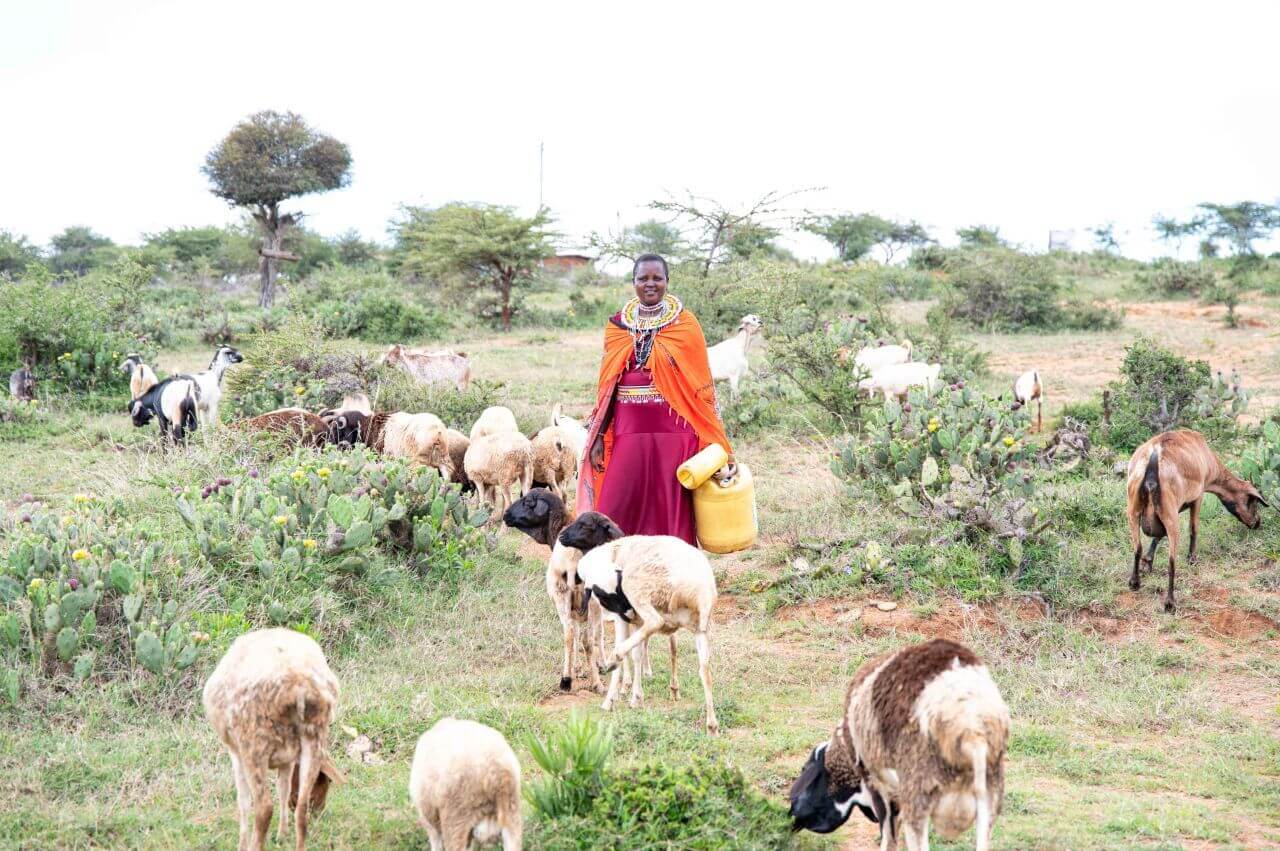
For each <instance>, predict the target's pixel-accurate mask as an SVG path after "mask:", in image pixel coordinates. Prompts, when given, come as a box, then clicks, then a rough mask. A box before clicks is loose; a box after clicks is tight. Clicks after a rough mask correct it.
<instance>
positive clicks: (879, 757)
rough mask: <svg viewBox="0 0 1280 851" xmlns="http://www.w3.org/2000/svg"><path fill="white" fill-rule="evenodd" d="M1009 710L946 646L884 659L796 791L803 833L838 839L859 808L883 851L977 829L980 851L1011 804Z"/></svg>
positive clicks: (967, 655) (872, 668) (848, 702)
mask: <svg viewBox="0 0 1280 851" xmlns="http://www.w3.org/2000/svg"><path fill="white" fill-rule="evenodd" d="M1008 739H1009V709H1008V707H1007V706H1005V703H1004V700H1003V699H1002V698H1001V696H1000V690H999V689H998V688H997V687H996V684H995V682H994V681H993V680H992V679H991V675H990V673H988V671H987V668H986V666H985V665H983V664H982V661H981V660H980V659H979V658H978V657H977V656H976V655H975V654H974V653H973V651H971V650H970V649H969V648H967V647H965V646H964V645H962V644H957V643H956V642H954V641H948V640H946V639H935V640H933V641H927V642H925V643H923V644H917V645H913V646H911V647H905V648H903V649H901V650H896V651H892V652H889V653H885V654H883V655H881V656H877V657H876V658H874V659H872V660H870V661H869V662H867V663H866V664H864V665H863V666H862V667H861V668H859V669H858V672H857V673H856V674H854V677H853V682H852V683H850V685H849V691H848V693H847V695H846V697H845V711H844V717H843V718H842V719H841V721H840V723H839V724H838V725H836V728H835V731H834V733H833V734H832V737H831V739H830V740H828V741H827V742H824V743H823V744H820V745H818V746H817V747H816V748H814V749H813V752H812V753H811V754H810V756H809V760H808V762H807V763H806V764H805V767H804V770H803V771H802V772H801V774H800V777H799V778H798V779H797V780H796V782H795V784H794V785H793V786H792V788H791V816H792V819H793V821H794V825H795V827H796V828H797V829H806V830H812V831H815V832H817V833H830V832H831V831H833V830H835V829H836V828H837V827H839V826H840V825H842V824H844V822H845V821H846V820H847V819H848V817H849V814H850V812H851V811H852V809H853V807H854V805H857V806H858V807H859V809H861V810H862V811H863V813H864V814H866V816H867V817H868V818H869V819H871V820H872V821H877V822H880V825H881V845H880V847H881V849H889V848H896V847H897V838H898V834H899V833H902V834H903V837H904V838H905V840H906V843H907V848H909V849H913V851H914V849H917V848H922V849H925V848H928V847H929V823H930V820H932V821H933V823H934V826H935V827H936V828H937V830H938V833H939V834H941V835H942V836H943V837H945V838H947V839H954V838H956V837H957V836H959V835H960V833H962V832H963V831H965V830H966V829H968V827H969V826H970V825H971V824H975V822H976V825H975V831H974V832H975V834H976V836H975V841H976V847H977V848H978V849H979V851H985V849H987V848H988V847H989V846H990V842H991V829H992V827H993V825H994V821H995V818H996V816H997V815H999V813H1000V808H1001V804H1002V802H1003V797H1004V755H1005V747H1006V745H1007V743H1008Z"/></svg>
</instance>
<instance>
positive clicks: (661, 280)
mask: <svg viewBox="0 0 1280 851" xmlns="http://www.w3.org/2000/svg"><path fill="white" fill-rule="evenodd" d="M632 283H633V284H634V285H635V288H636V298H638V299H640V303H641V304H643V305H644V306H645V307H653V306H654V305H655V304H658V303H659V302H661V301H662V297H663V296H664V295H666V294H667V273H666V272H664V271H663V270H662V262H661V261H660V260H645V261H644V262H643V263H641V264H640V265H639V266H637V267H636V273H635V277H634V278H633V279H632Z"/></svg>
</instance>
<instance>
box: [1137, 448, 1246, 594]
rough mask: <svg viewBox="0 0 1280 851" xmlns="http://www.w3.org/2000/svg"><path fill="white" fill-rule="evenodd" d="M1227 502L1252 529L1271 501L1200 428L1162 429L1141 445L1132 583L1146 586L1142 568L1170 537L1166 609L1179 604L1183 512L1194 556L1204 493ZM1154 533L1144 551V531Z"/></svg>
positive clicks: (1189, 552) (1189, 556) (1190, 558)
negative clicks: (1227, 462)
mask: <svg viewBox="0 0 1280 851" xmlns="http://www.w3.org/2000/svg"><path fill="white" fill-rule="evenodd" d="M1206 491H1207V492H1209V493H1211V494H1213V495H1214V496H1216V497H1218V499H1219V500H1220V501H1221V502H1222V507H1223V508H1225V509H1227V511H1229V512H1231V516H1233V517H1235V518H1236V519H1237V520H1239V521H1240V522H1241V523H1243V524H1244V525H1246V526H1248V527H1249V528H1250V529H1257V528H1258V527H1259V526H1261V525H1262V517H1261V512H1260V509H1261V507H1262V506H1264V505H1267V501H1266V500H1264V499H1263V498H1262V494H1260V493H1259V492H1258V489H1257V488H1256V487H1254V486H1253V484H1252V483H1250V482H1247V481H1245V480H1244V479H1242V478H1240V477H1239V476H1237V475H1235V474H1234V473H1232V472H1231V471H1230V470H1228V469H1227V468H1226V467H1225V466H1223V464H1222V462H1221V461H1219V460H1218V456H1217V455H1215V454H1214V452H1213V450H1212V449H1210V448H1209V444H1208V443H1206V442H1205V439H1204V435H1202V434H1201V433H1200V432H1198V431H1191V430H1190V429H1182V430H1179V431H1168V432H1164V433H1163V434H1157V435H1156V436H1155V437H1153V438H1151V439H1150V440H1148V441H1147V442H1146V443H1144V444H1142V445H1141V446H1139V447H1138V448H1137V449H1136V450H1135V451H1134V453H1133V457H1131V458H1130V459H1129V476H1128V482H1127V492H1128V509H1127V511H1126V515H1127V517H1128V520H1129V540H1130V542H1131V544H1132V546H1133V574H1132V575H1131V576H1130V577H1129V587H1130V588H1132V589H1133V590H1134V591H1137V590H1138V589H1139V588H1140V587H1141V586H1142V578H1141V577H1140V576H1139V569H1140V568H1141V567H1142V566H1144V565H1145V566H1146V567H1150V566H1151V561H1152V558H1153V557H1154V556H1155V553H1156V546H1157V545H1158V544H1159V543H1160V539H1161V538H1163V537H1166V536H1168V538H1169V591H1168V594H1167V595H1166V597H1165V601H1164V610H1165V611H1166V612H1172V611H1174V609H1175V604H1174V599H1173V574H1174V562H1175V561H1176V560H1177V556H1178V535H1179V532H1178V515H1179V514H1180V513H1182V512H1183V511H1186V510H1188V509H1190V511H1191V542H1190V545H1189V547H1188V548H1187V561H1191V562H1193V561H1195V558H1196V535H1197V532H1198V531H1199V527H1200V503H1201V501H1202V500H1203V499H1204V495H1205V492H1206ZM1140 531H1141V532H1145V533H1146V534H1147V536H1148V537H1150V538H1151V548H1150V549H1149V550H1148V551H1147V554H1146V557H1143V555H1142V535H1141V534H1139V532H1140Z"/></svg>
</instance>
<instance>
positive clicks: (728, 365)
mask: <svg viewBox="0 0 1280 851" xmlns="http://www.w3.org/2000/svg"><path fill="white" fill-rule="evenodd" d="M763 326H764V323H763V322H761V321H760V317H759V316H756V315H755V314H754V313H748V314H747V315H746V316H744V317H742V321H741V322H739V323H738V330H737V332H736V333H735V334H734V335H733V336H732V337H730V338H729V339H727V340H725V341H724V342H721V343H716V344H715V345H714V346H712V347H710V348H709V349H707V361H708V362H709V363H710V364H711V380H712V381H725V380H727V381H728V382H729V392H730V393H731V394H732V395H733V396H735V397H736V396H737V395H738V382H739V381H741V380H742V379H743V378H746V377H747V376H748V375H750V374H751V365H750V363H749V362H748V361H747V352H748V351H749V350H750V349H751V339H752V337H754V336H755V335H756V334H757V333H758V332H759V331H760V329H761V328H762V327H763Z"/></svg>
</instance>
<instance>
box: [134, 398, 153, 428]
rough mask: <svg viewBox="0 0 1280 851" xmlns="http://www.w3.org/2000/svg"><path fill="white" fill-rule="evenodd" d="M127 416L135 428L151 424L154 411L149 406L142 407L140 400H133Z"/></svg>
mask: <svg viewBox="0 0 1280 851" xmlns="http://www.w3.org/2000/svg"><path fill="white" fill-rule="evenodd" d="M129 416H130V417H131V418H132V419H133V424H134V425H135V426H144V425H146V424H147V423H149V422H151V418H152V417H153V416H155V411H153V410H152V409H151V406H150V405H144V404H143V402H142V400H141V399H134V400H133V401H132V402H130V403H129Z"/></svg>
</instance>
